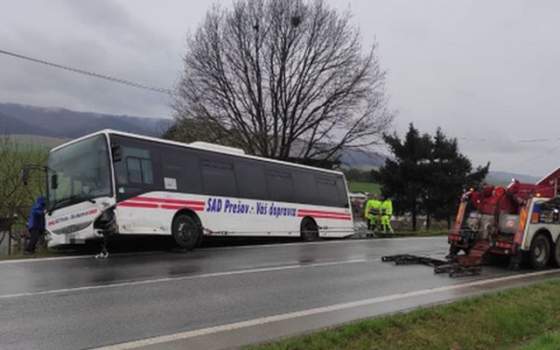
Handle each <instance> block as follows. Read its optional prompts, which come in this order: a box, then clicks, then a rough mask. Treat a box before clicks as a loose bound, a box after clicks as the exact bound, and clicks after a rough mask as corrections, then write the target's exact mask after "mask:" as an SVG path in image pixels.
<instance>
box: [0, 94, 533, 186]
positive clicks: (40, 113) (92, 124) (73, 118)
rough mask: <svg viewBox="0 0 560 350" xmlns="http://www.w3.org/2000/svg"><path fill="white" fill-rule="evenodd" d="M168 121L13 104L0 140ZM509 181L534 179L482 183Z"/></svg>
mask: <svg viewBox="0 0 560 350" xmlns="http://www.w3.org/2000/svg"><path fill="white" fill-rule="evenodd" d="M172 123H173V121H172V120H170V119H162V118H142V117H134V116H128V115H112V114H100V113H92V112H77V111H72V110H69V109H65V108H45V107H36V106H29V105H21V104H15V103H0V136H1V135H13V136H12V137H14V138H15V139H17V140H18V141H19V142H21V143H24V144H38V145H45V146H47V147H53V146H56V145H58V144H61V143H62V142H64V141H66V140H68V139H73V138H76V137H80V136H83V135H86V134H89V133H92V132H95V131H98V130H101V129H114V130H120V131H124V132H131V133H136V134H141V135H147V136H156V137H158V136H160V135H161V134H162V133H163V132H164V131H165V130H167V128H168V127H169V126H171V124H172ZM385 160H386V156H384V155H382V154H380V153H377V152H371V151H364V150H347V151H345V152H344V153H343V154H342V156H341V158H340V161H341V163H342V165H343V166H344V167H346V168H354V169H361V170H370V169H373V168H379V167H381V166H383V164H385ZM512 178H516V179H518V180H519V181H521V182H529V183H534V182H536V181H537V180H538V178H537V177H534V176H530V175H524V174H514V173H509V172H504V171H491V172H490V173H489V174H488V177H487V179H486V181H487V182H489V183H492V184H508V183H509V182H510V181H511V179H512Z"/></svg>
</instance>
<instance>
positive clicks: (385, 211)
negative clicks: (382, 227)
mask: <svg viewBox="0 0 560 350" xmlns="http://www.w3.org/2000/svg"><path fill="white" fill-rule="evenodd" d="M381 214H382V215H387V216H392V215H393V201H392V200H390V199H386V200H384V201H383V202H382V203H381Z"/></svg>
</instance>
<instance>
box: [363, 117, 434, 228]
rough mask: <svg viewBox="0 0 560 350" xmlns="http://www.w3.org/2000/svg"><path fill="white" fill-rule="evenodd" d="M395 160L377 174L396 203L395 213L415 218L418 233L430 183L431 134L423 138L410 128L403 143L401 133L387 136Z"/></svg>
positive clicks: (386, 191) (377, 180)
mask: <svg viewBox="0 0 560 350" xmlns="http://www.w3.org/2000/svg"><path fill="white" fill-rule="evenodd" d="M383 139H384V140H385V143H387V145H388V146H389V149H390V150H391V153H392V154H393V157H392V159H387V161H386V162H385V165H384V166H383V167H381V168H380V169H379V170H377V171H374V172H373V176H374V178H375V180H376V182H378V183H379V184H381V191H382V193H383V194H384V195H387V196H390V197H391V198H392V199H393V200H394V202H395V208H394V210H395V212H396V213H398V214H403V213H405V212H409V213H410V214H411V215H412V229H413V230H416V226H417V225H416V223H417V216H418V215H419V214H421V213H422V199H423V198H425V197H426V194H425V192H426V183H427V182H428V170H429V167H430V162H429V160H430V152H431V147H432V140H431V138H430V136H429V135H427V134H424V135H420V133H419V131H418V129H416V128H415V127H414V125H412V123H411V124H410V125H409V128H408V132H407V134H406V136H405V138H404V140H402V141H401V139H400V138H399V137H398V136H397V134H396V133H395V134H393V135H384V136H383Z"/></svg>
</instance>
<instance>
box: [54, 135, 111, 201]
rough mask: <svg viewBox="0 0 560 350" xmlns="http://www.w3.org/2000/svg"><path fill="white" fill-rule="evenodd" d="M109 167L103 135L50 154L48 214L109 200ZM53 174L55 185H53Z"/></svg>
mask: <svg viewBox="0 0 560 350" xmlns="http://www.w3.org/2000/svg"><path fill="white" fill-rule="evenodd" d="M109 164H110V163H109V152H108V147H107V140H106V138H105V136H104V135H97V136H93V137H91V138H87V139H85V140H82V141H79V142H76V143H73V144H71V145H69V146H66V147H63V148H60V149H58V150H56V151H53V152H51V153H50V154H49V161H48V181H47V182H48V189H49V191H48V198H49V200H48V203H49V205H48V207H49V210H54V209H57V208H62V207H65V206H68V205H72V204H76V203H79V202H83V201H86V200H93V199H94V198H97V197H104V196H111V192H112V191H111V171H110V166H109ZM55 174H56V178H57V179H56V180H57V181H54V182H53V181H52V177H53V175H55ZM53 185H54V186H53Z"/></svg>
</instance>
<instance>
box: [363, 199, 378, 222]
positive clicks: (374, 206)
mask: <svg viewBox="0 0 560 350" xmlns="http://www.w3.org/2000/svg"><path fill="white" fill-rule="evenodd" d="M380 213H381V201H379V200H377V199H370V200H368V201H367V203H366V209H365V210H364V217H365V218H366V219H370V218H371V217H373V216H377V215H379V214H380Z"/></svg>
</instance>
